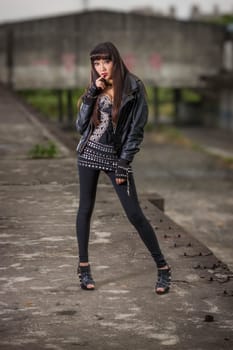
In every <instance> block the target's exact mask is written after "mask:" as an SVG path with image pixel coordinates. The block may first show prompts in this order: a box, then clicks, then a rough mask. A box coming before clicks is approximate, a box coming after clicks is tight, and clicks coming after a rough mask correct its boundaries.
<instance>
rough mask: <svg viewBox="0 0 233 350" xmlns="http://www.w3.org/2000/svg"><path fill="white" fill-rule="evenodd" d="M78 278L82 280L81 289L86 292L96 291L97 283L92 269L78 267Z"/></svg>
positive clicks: (88, 266)
mask: <svg viewBox="0 0 233 350" xmlns="http://www.w3.org/2000/svg"><path fill="white" fill-rule="evenodd" d="M78 276H79V280H80V287H81V288H82V289H85V290H94V289H95V281H94V280H93V278H92V275H91V267H90V265H87V266H80V265H79V267H78Z"/></svg>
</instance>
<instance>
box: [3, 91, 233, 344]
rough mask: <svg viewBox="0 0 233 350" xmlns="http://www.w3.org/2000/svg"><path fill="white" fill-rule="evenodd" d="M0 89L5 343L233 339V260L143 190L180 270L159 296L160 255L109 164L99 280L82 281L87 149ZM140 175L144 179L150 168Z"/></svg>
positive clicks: (98, 241) (97, 238)
mask: <svg viewBox="0 0 233 350" xmlns="http://www.w3.org/2000/svg"><path fill="white" fill-rule="evenodd" d="M0 96H1V97H0V118H1V129H0V137H1V148H0V158H1V170H0V188H1V191H0V200H1V217H0V227H1V231H0V237H1V244H0V249H1V267H0V271H1V275H0V276H1V277H0V286H1V287H0V349H2V350H12V349H17V350H18V349H19V350H21V349H23V350H29V349H30V350H31V349H33V350H34V349H35V350H42V349H56V350H63V349H64V350H72V349H80V348H84V349H88V350H89V349H97V350H98V349H99V350H100V349H101V350H105V349H106V350H107V349H117V350H121V349H122V350H123V349H135V350H144V349H145V350H150V349H177V350H183V349H185V350H186V349H189V350H194V349H195V350H197V349H198V350H207V349H211V350H223V349H231V348H232V345H233V332H232V328H233V327H232V324H233V322H232V321H233V319H232V297H233V283H232V272H231V271H230V270H229V268H228V267H227V265H226V264H225V263H224V261H220V259H218V258H217V257H216V256H215V255H214V254H213V253H212V252H211V251H210V250H209V249H208V248H207V247H206V246H205V245H204V244H203V243H201V242H200V241H198V240H197V239H196V238H195V237H194V235H190V234H189V233H188V232H187V231H185V230H184V229H183V228H182V227H181V226H179V225H178V224H176V223H175V222H174V221H172V220H171V219H170V218H169V217H168V216H166V215H165V214H164V213H163V212H162V211H160V210H159V209H158V208H156V207H155V206H154V205H153V204H152V203H151V199H150V200H148V199H147V198H146V197H145V196H144V195H143V196H141V197H140V198H141V203H142V207H143V209H144V211H145V214H146V216H147V217H148V218H149V220H150V221H151V223H152V225H153V226H154V228H155V229H156V232H157V235H158V238H159V240H160V242H161V246H162V249H163V251H164V253H165V256H166V257H167V258H168V261H169V264H170V265H171V266H172V270H173V283H172V288H171V291H170V293H169V294H167V295H164V296H157V295H156V294H155V293H154V292H153V285H154V282H155V279H156V271H155V268H154V264H153V262H152V259H151V258H150V256H149V254H148V252H147V251H146V250H145V248H144V246H143V244H142V243H141V241H140V239H139V237H138V235H137V233H136V232H135V230H134V228H133V227H132V226H131V225H130V224H129V223H128V221H127V220H126V217H125V215H124V213H123V211H122V209H121V207H120V204H119V202H118V200H116V196H115V194H114V192H113V190H112V188H111V186H109V183H108V181H107V179H106V178H105V176H102V177H101V181H100V186H99V190H98V193H97V203H96V208H95V214H94V217H93V221H92V233H91V241H90V255H91V262H92V266H93V267H92V270H93V275H94V277H95V279H96V282H97V289H96V290H95V291H94V292H85V291H82V290H80V288H79V283H78V279H77V276H76V267H77V248H76V238H75V216H76V210H77V206H78V186H77V182H78V179H77V175H76V159H75V152H70V151H69V150H68V149H67V148H66V147H65V146H64V145H62V144H61V142H59V141H58V140H56V138H55V137H54V136H53V135H50V133H48V131H46V129H45V128H44V126H42V125H41V124H40V123H39V122H38V121H37V120H36V122H34V121H33V120H34V116H33V115H32V114H30V117H29V116H28V113H29V112H28V111H27V110H25V109H24V108H22V107H21V105H20V104H19V102H18V101H15V99H14V97H13V96H11V95H10V94H9V93H8V92H6V91H4V90H2V89H1V91H0ZM50 137H52V138H53V141H54V142H56V144H57V147H58V149H59V150H60V155H59V156H58V157H57V158H55V159H43V160H35V159H30V158H29V157H28V151H29V150H30V149H31V148H32V147H33V145H34V144H35V143H38V142H39V143H42V142H44V140H45V139H46V138H50ZM145 149H146V143H145ZM139 160H140V158H139V157H138V158H137V160H136V163H135V167H136V168H137V169H139V170H140V169H142V164H143V162H142V163H141V167H139V165H138V164H139V163H137V162H139ZM144 171H145V174H147V175H146V176H148V171H149V170H145V169H144V168H143V172H144ZM137 176H138V181H139V180H140V178H141V176H142V170H141V171H140V172H139V173H138V175H137ZM171 178H172V176H171V175H170V177H169V179H165V180H166V181H171ZM165 180H164V181H165ZM143 184H144V185H145V183H144V182H143V183H142V185H143ZM142 185H141V186H142ZM149 185H150V186H151V184H149V183H148V186H149ZM147 189H150V190H151V187H150V188H149V187H148V188H147ZM156 191H157V189H156ZM150 192H152V191H150ZM151 196H152V195H150V197H151ZM152 197H153V196H152ZM165 203H167V201H166V202H165ZM166 205H167V204H166Z"/></svg>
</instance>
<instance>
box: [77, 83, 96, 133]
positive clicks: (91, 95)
mask: <svg viewBox="0 0 233 350" xmlns="http://www.w3.org/2000/svg"><path fill="white" fill-rule="evenodd" d="M99 92H100V91H99V90H98V89H97V88H96V86H95V85H93V86H91V87H90V88H89V89H88V91H87V93H86V94H85V95H84V96H83V97H82V103H81V106H80V109H79V112H78V115H77V119H76V128H77V130H78V131H79V132H80V134H81V135H82V134H83V133H84V131H85V130H86V128H87V127H88V124H89V122H90V118H91V115H92V112H93V109H94V105H95V102H96V99H97V97H98V94H99Z"/></svg>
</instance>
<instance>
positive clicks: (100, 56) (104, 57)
mask: <svg viewBox="0 0 233 350" xmlns="http://www.w3.org/2000/svg"><path fill="white" fill-rule="evenodd" d="M90 59H91V62H92V63H93V62H94V61H95V60H110V61H112V56H111V55H110V54H108V53H94V54H92V55H90Z"/></svg>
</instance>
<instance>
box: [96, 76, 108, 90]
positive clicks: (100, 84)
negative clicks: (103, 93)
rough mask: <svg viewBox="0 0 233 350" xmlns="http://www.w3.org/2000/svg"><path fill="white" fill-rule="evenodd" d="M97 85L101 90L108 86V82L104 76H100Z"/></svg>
mask: <svg viewBox="0 0 233 350" xmlns="http://www.w3.org/2000/svg"><path fill="white" fill-rule="evenodd" d="M95 85H96V87H97V88H98V89H101V90H104V89H105V87H106V84H105V82H104V80H103V78H102V77H99V78H98V79H96V81H95Z"/></svg>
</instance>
